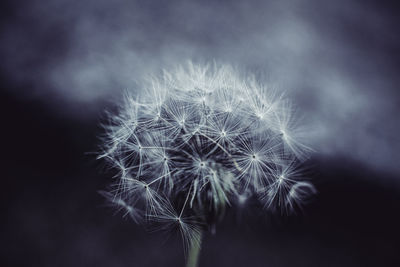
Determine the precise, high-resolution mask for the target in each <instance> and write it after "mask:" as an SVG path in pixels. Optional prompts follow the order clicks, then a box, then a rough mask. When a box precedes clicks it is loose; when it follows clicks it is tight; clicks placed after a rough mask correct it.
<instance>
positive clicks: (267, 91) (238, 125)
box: [99, 63, 315, 239]
mask: <svg viewBox="0 0 400 267" xmlns="http://www.w3.org/2000/svg"><path fill="white" fill-rule="evenodd" d="M142 89H143V90H142V93H140V94H137V95H134V94H132V93H129V92H128V93H127V94H126V96H125V99H124V103H123V104H122V106H121V108H120V111H119V114H110V116H109V122H108V123H106V124H105V128H106V134H105V137H104V142H103V146H102V151H103V152H102V153H101V155H100V156H99V158H105V159H107V161H108V162H110V163H111V165H112V166H113V167H114V168H116V169H117V171H118V176H117V183H116V184H115V186H114V187H113V190H112V192H110V193H109V194H108V195H107V196H108V198H110V199H111V201H112V202H113V203H114V204H115V205H117V206H119V208H120V209H121V210H123V212H124V213H125V214H130V216H132V217H133V218H134V219H135V220H136V221H138V220H139V218H143V219H144V220H153V221H159V222H160V221H162V222H164V223H166V225H174V226H177V227H179V228H180V231H181V233H182V235H184V236H186V237H185V238H186V239H187V236H193V235H194V236H197V235H198V231H199V230H198V229H199V226H200V225H207V224H208V223H210V221H212V220H214V219H215V218H218V217H219V216H220V214H222V213H223V210H224V209H225V206H227V205H235V204H236V205H246V203H247V199H248V198H249V197H251V196H254V197H256V198H258V199H259V201H260V202H261V203H262V204H263V205H264V207H265V208H268V209H276V208H278V209H280V210H285V211H291V210H293V209H294V208H295V207H296V206H297V205H300V204H301V203H302V202H303V201H305V200H306V198H307V196H308V195H310V194H313V193H315V188H314V187H313V186H312V185H311V183H309V182H307V181H305V179H304V178H303V177H302V172H301V168H300V166H301V163H302V162H303V161H304V160H305V159H306V158H307V157H308V155H309V152H310V151H311V149H310V148H309V147H308V146H306V145H305V144H304V143H303V141H304V140H305V137H306V135H305V134H304V133H305V131H304V130H303V129H301V128H300V127H299V126H301V125H300V123H299V122H298V121H297V119H296V114H295V113H294V109H293V107H292V106H291V104H290V102H289V101H288V100H287V99H285V98H284V96H283V94H281V93H279V92H278V91H277V90H276V89H274V87H270V86H268V85H264V84H260V83H259V82H258V81H257V79H255V78H254V77H253V76H247V77H243V76H242V75H240V73H239V72H238V71H236V70H235V69H233V68H232V67H230V66H226V65H218V64H214V65H195V64H192V63H188V64H187V65H186V66H181V67H178V68H176V69H175V70H173V71H170V72H169V71H164V72H163V73H162V75H160V77H152V78H149V79H148V80H147V81H146V82H145V83H143V88H142Z"/></svg>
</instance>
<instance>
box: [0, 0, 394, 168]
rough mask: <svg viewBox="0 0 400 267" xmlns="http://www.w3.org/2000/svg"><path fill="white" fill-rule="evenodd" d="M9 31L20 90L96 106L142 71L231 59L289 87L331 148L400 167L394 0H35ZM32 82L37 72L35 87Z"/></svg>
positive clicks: (6, 48) (4, 53)
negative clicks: (390, 1)
mask: <svg viewBox="0 0 400 267" xmlns="http://www.w3.org/2000/svg"><path fill="white" fill-rule="evenodd" d="M12 5H18V8H16V9H13V12H11V14H10V13H7V10H6V11H5V12H4V13H5V15H6V16H8V18H7V20H5V19H4V20H5V23H4V24H3V27H2V31H1V39H2V42H1V49H0V56H1V58H2V64H1V68H2V71H3V72H4V73H6V75H7V78H8V79H9V80H10V81H12V82H13V83H15V84H17V85H20V88H21V89H20V90H15V89H14V92H13V93H14V94H17V95H18V96H19V97H23V98H28V99H31V100H32V101H42V102H44V103H45V104H46V105H49V106H51V107H52V108H53V109H54V112H62V113H66V114H68V115H70V116H85V117H92V118H93V117H96V116H98V115H99V112H98V111H99V110H101V109H103V108H104V106H105V104H104V103H105V102H104V101H105V100H106V101H111V100H110V99H112V101H114V100H118V99H119V98H120V96H121V92H122V91H123V90H125V89H127V88H129V89H132V90H137V91H140V88H137V87H135V84H137V83H136V82H137V81H139V80H140V79H141V78H142V77H143V75H146V74H149V73H154V72H157V71H159V70H160V69H162V68H166V69H168V68H170V67H172V66H176V65H177V64H182V63H185V62H186V61H187V60H194V61H195V62H210V61H213V60H216V61H217V62H220V63H229V64H232V65H234V66H237V67H239V68H240V69H242V70H244V71H252V72H255V73H261V74H263V75H262V76H263V77H267V81H273V82H274V83H275V84H277V85H278V87H279V88H280V89H282V90H285V91H286V92H287V94H288V96H289V97H291V98H292V99H293V102H294V103H295V105H297V106H298V107H299V113H302V114H303V115H304V117H305V118H306V120H305V123H307V125H309V126H308V127H309V129H310V144H311V146H312V147H313V148H314V149H315V150H316V151H317V153H318V154H320V155H322V156H332V155H344V156H346V157H348V158H350V159H352V160H356V161H360V162H363V163H366V164H368V165H370V166H373V167H374V168H377V169H378V170H383V171H388V172H391V173H396V174H400V170H399V169H398V166H397V163H398V162H399V161H400V157H399V153H398V151H399V150H400V142H399V137H398V130H399V129H398V128H399V123H398V122H399V120H398V116H396V114H397V113H398V112H399V110H400V108H399V104H400V99H399V96H398V92H397V91H398V81H399V78H398V69H399V62H400V61H399V55H400V53H399V52H400V51H399V50H400V49H399V42H400V39H399V34H398V29H397V27H396V24H395V23H396V22H397V21H396V20H397V18H396V16H397V13H396V12H395V9H391V8H390V6H385V7H384V8H382V7H380V6H379V5H377V4H376V3H374V2H369V1H302V0H297V1H233V2H230V1H201V2H200V1H199V2H197V3H195V2H191V1H124V0H117V1H112V2H110V1H104V0H99V1H77V0H72V1H71V0H69V1H66V0H55V1H39V0H34V1H29V2H22V3H17V2H15V3H13V4H12ZM24 84H30V85H31V87H29V90H26V89H24V88H25V87H24Z"/></svg>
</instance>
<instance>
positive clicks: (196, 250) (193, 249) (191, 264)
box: [186, 232, 203, 267]
mask: <svg viewBox="0 0 400 267" xmlns="http://www.w3.org/2000/svg"><path fill="white" fill-rule="evenodd" d="M202 236H203V233H202V232H200V233H199V235H198V236H197V238H193V239H192V240H191V242H190V250H189V255H188V258H187V263H186V267H197V266H198V264H199V254H200V249H201V241H202Z"/></svg>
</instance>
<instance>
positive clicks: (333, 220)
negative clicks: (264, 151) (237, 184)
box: [0, 1, 400, 266]
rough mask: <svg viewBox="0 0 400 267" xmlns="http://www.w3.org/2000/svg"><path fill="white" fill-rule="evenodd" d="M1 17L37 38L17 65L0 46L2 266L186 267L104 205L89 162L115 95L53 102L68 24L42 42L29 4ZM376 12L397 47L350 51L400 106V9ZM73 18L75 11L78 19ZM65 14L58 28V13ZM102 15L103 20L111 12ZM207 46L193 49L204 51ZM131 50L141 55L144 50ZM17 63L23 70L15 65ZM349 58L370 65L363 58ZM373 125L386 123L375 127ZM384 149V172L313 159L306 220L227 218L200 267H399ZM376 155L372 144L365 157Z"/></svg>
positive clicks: (395, 188)
mask: <svg viewBox="0 0 400 267" xmlns="http://www.w3.org/2000/svg"><path fill="white" fill-rule="evenodd" d="M160 3H161V2H160ZM341 4H343V5H345V4H346V2H343V3H341ZM3 5H4V8H2V25H3V26H2V30H10V29H11V28H12V26H13V25H18V27H19V29H20V30H21V29H24V30H22V32H23V33H24V34H25V37H26V36H28V37H29V38H27V39H26V41H27V43H26V44H25V45H23V46H22V48H25V50H24V49H21V50H18V53H17V54H7V53H5V52H4V51H6V52H7V51H10V50H7V49H8V48H9V46H12V45H13V42H12V41H10V39H7V41H5V42H3V43H2V55H6V57H4V58H3V59H2V61H3V62H4V64H2V66H1V73H0V75H1V76H0V83H1V87H2V90H1V96H0V97H1V101H2V104H1V113H0V114H1V135H2V138H1V140H2V149H1V150H0V151H1V154H2V160H1V162H2V170H3V171H2V180H3V182H2V187H1V205H2V210H3V211H2V219H1V222H2V225H1V227H0V229H1V230H0V231H1V238H0V239H1V262H2V264H1V265H2V266H184V256H183V250H182V244H181V242H180V240H179V239H178V238H174V237H171V238H169V239H167V236H166V235H163V234H161V233H148V232H147V231H146V230H145V229H144V228H143V227H141V226H137V225H135V224H133V222H131V221H130V220H129V219H127V218H121V216H120V215H116V216H113V210H111V209H109V208H107V207H106V205H105V201H104V199H103V198H102V197H101V195H99V194H98V190H101V189H104V188H105V187H106V186H107V185H108V184H109V182H110V176H111V174H110V173H109V172H108V171H106V170H104V168H103V166H102V164H101V163H99V162H96V160H95V155H94V154H93V153H92V152H95V151H97V149H98V145H99V141H98V139H97V136H98V135H99V134H100V133H101V128H100V127H99V121H100V120H101V118H102V116H103V110H104V109H106V108H112V107H113V104H112V101H110V100H109V99H107V97H105V96H108V97H109V96H110V95H113V92H112V91H110V92H107V93H106V94H105V96H104V95H103V96H102V97H96V99H95V100H92V101H80V100H77V99H79V98H72V100H71V99H69V98H66V97H65V94H68V90H67V91H66V93H64V94H59V93H54V92H56V90H53V89H54V87H57V85H59V84H52V83H50V82H48V80H46V79H45V78H44V77H45V76H46V74H48V73H49V72H48V71H49V68H51V66H54V65H57V63H58V62H60V64H62V62H64V61H65V60H66V59H68V57H69V56H70V55H69V54H68V53H67V52H68V51H69V49H70V48H71V47H73V45H72V44H71V43H74V40H71V38H69V35H68V33H69V31H70V29H69V27H70V23H69V22H68V21H61V22H59V24H55V25H52V26H51V27H50V28H49V29H46V31H44V32H43V31H41V30H39V29H42V28H41V27H39V26H37V25H39V24H40V23H42V21H41V20H39V21H36V20H32V21H30V20H29V16H28V17H24V16H21V13H20V12H19V11H20V10H23V11H25V12H28V11H27V10H29V9H27V7H26V6H28V7H29V6H30V5H29V4H27V3H24V2H12V3H8V4H3ZM110 5H111V4H110ZM148 5H150V4H148ZM160 5H161V4H160ZM366 5H367V4H366ZM157 6H158V5H157V4H154V6H149V7H148V8H149V10H153V12H150V13H149V14H152V16H151V21H153V22H154V21H157V19H159V20H160V21H161V20H162V18H163V17H162V12H163V9H162V8H157ZM161 6H162V5H161ZM309 7H310V8H311V7H312V5H310V6H309ZM368 7H369V8H371V9H372V10H377V12H378V13H379V14H380V16H381V19H382V20H383V21H387V22H388V23H387V24H385V25H389V26H390V27H389V28H387V29H386V30H387V31H388V32H390V33H391V34H392V38H391V39H389V40H386V41H384V40H382V41H381V42H379V41H374V42H375V45H374V46H373V47H370V45H371V44H370V43H368V42H369V41H370V40H372V39H374V38H377V36H378V37H379V36H380V33H379V32H376V31H374V28H371V27H370V24H368V22H367V21H366V22H365V23H366V24H365V33H364V35H363V37H362V38H364V39H363V40H360V38H361V37H360V36H358V37H354V38H350V37H346V38H348V39H347V43H348V45H352V44H353V43H358V42H361V43H363V45H361V47H367V48H368V49H367V48H366V51H370V52H371V54H370V59H369V61H368V62H370V63H371V64H375V63H376V64H378V62H381V61H383V62H384V64H383V65H382V66H385V68H386V69H385V70H387V73H389V74H388V76H387V77H386V76H385V77H386V78H387V79H386V80H385V83H384V84H387V85H388V87H389V88H386V89H381V90H382V92H381V93H382V95H387V96H389V97H390V98H392V99H395V103H398V93H397V91H396V89H397V87H398V84H397V81H398V78H397V73H398V66H399V55H400V48H399V47H398V46H397V44H398V40H399V35H398V26H400V24H399V23H398V19H397V17H396V16H394V15H395V14H398V13H397V10H398V9H397V7H396V5H395V4H392V3H388V2H385V3H380V4H378V3H375V2H371V1H370V2H368ZM75 8H78V7H76V6H74V8H73V9H71V10H70V12H72V13H73V12H74V10H75ZM318 8H321V7H318ZM349 8H350V7H349ZM32 12H35V11H32ZM58 12H60V16H61V15H62V9H60V10H58ZM99 12H100V11H99ZM101 12H104V13H107V11H106V10H103V9H101ZM28 13H29V12H28ZM22 14H24V13H23V12H22ZM29 14H32V13H29ZM149 14H145V16H150V15H149ZM54 15H55V16H56V15H57V14H54ZM114 15H116V14H114ZM386 15H387V16H386ZM248 16H251V14H248ZM42 19H43V20H46V17H45V16H44V17H42ZM340 19H341V17H337V20H338V21H340ZM139 26H141V27H144V28H146V27H150V26H146V25H139ZM347 26H348V27H349V28H351V27H352V26H354V25H353V24H351V23H348V24H347ZM356 26H357V27H359V28H361V29H363V27H362V26H361V27H360V25H359V24H357V25H356ZM356 26H354V27H356ZM160 27H162V26H160ZM150 28H151V30H154V29H157V26H154V25H152V26H151V27H150ZM25 29H26V30H25ZM327 29H329V27H327ZM350 31H351V30H350ZM158 34H159V35H162V33H159V32H157V33H155V34H154V36H158ZM3 36H6V35H3ZM206 37H207V35H206V36H205V37H204V38H206ZM21 38H22V37H21ZM171 38H173V37H171ZM204 38H202V37H201V36H197V37H196V38H193V39H194V41H195V42H207V40H204ZM198 39H199V40H198ZM24 40H25V39H24ZM43 40H46V41H43ZM374 40H375V39H374ZM16 43H20V41H18V42H16ZM16 46H20V44H18V45H17V44H16ZM32 46H34V47H33V48H32ZM5 48H7V49H5ZM135 49H137V51H141V50H140V49H141V48H140V47H139V48H137V47H136V48H135ZM146 49H148V50H149V51H151V49H153V48H151V47H150V48H148V47H147V46H146V48H145V50H146ZM154 49H156V48H154ZM26 51H29V53H28V54H26V53H25V52H26ZM146 51H147V50H146ZM146 51H145V52H144V53H147V52H146ZM14 55H18V56H17V58H15V60H16V61H18V60H19V61H21V62H22V63H19V64H13V62H14V61H13V56H14ZM39 55H40V56H39ZM383 55H385V56H383ZM213 56H214V58H215V57H216V58H217V59H218V56H215V55H213ZM353 57H354V58H364V54H361V55H353ZM153 60H154V59H153ZM350 61H351V60H350ZM10 62H11V63H10ZM49 62H51V64H50V63H49ZM236 63H240V60H239V61H237V62H236ZM246 64H248V63H246ZM250 65H251V64H250ZM255 65H257V64H255ZM16 66H17V67H16ZM44 66H46V67H44ZM27 69H28V70H29V71H28V72H29V75H28V76H29V77H28V78H27V74H26V73H27V71H26V70H27ZM36 70H37V73H36V72H35V71H36ZM19 71H20V72H19ZM36 74H37V75H36ZM349 75H350V76H357V75H361V76H362V75H366V73H364V72H362V70H361V74H359V73H358V72H357V71H354V72H351V73H350V74H349ZM32 77H34V78H32ZM116 78H120V77H118V76H116ZM364 78H365V77H364ZM381 78H382V77H381ZM119 85H120V84H117V85H116V84H113V82H112V79H110V80H108V81H107V83H106V84H105V85H104V84H103V86H105V87H106V86H111V87H114V88H115V87H118V86H119ZM60 86H61V85H60ZM371 90H374V88H372V89H371ZM72 91H73V89H71V94H73V93H72ZM119 92H120V91H118V92H117V93H115V94H116V95H117V96H115V98H118V96H119V94H120V93H119ZM74 94H75V93H74ZM294 101H295V102H296V99H294ZM299 101H300V102H301V101H302V100H301V96H299ZM391 111H392V113H387V114H386V115H385V116H386V118H385V119H386V120H388V121H391V122H395V123H394V124H392V125H391V126H392V127H391V128H385V129H386V130H387V129H391V131H392V132H391V133H389V134H387V135H385V134H383V135H381V136H380V138H381V139H384V140H386V139H390V138H392V136H397V128H398V125H397V124H396V122H398V113H396V111H397V109H396V108H395V109H394V110H391ZM377 114H379V111H372V112H371V113H370V114H367V115H368V116H375V115H376V116H378V115H377ZM380 115H382V114H380ZM352 119H353V118H352V117H348V118H346V120H350V121H351V120H352ZM385 129H384V130H385ZM338 138H340V137H338ZM355 138H357V137H355ZM385 138H386V139H385ZM388 142H389V143H391V144H392V146H393V149H394V152H393V153H388V159H387V160H386V159H382V161H387V162H389V163H390V168H387V169H385V168H378V167H376V166H373V164H370V162H369V161H368V160H365V158H360V159H359V160H357V157H352V156H351V155H349V154H346V153H328V154H323V153H320V154H318V153H317V154H316V155H314V156H313V158H312V159H311V160H310V164H311V165H312V166H313V173H314V174H313V179H314V183H315V185H316V187H317V190H318V194H317V195H316V196H315V198H314V199H313V201H312V203H310V204H309V205H307V206H306V207H305V209H304V212H303V213H302V214H299V215H298V216H290V217H288V218H286V217H281V216H279V215H276V216H265V215H263V214H261V212H260V211H258V212H257V211H249V212H246V211H245V212H244V214H245V215H246V216H245V217H241V218H240V220H238V219H237V218H236V217H235V213H229V214H228V216H227V218H226V219H225V221H224V222H223V223H221V225H220V226H219V227H218V229H217V234H216V235H215V236H213V235H206V236H205V239H204V243H203V249H202V251H201V256H200V257H201V258H200V266H400V255H399V248H400V245H399V242H400V241H399V240H400V229H399V227H400V216H399V211H400V209H399V208H400V194H399V191H400V186H399V183H398V179H399V175H398V174H399V173H400V172H399V171H398V164H396V159H397V158H393V157H394V156H397V155H398V151H395V149H396V148H397V147H398V143H397V142H398V139H397V137H395V138H393V139H390V140H388ZM369 145H370V144H369V143H368V140H367V141H365V144H364V146H366V147H368V146H369ZM349 151H350V152H351V149H349ZM372 153H374V152H372ZM376 153H378V154H379V151H377V152H376ZM393 155H394V156H393ZM389 157H391V158H389ZM397 163H398V162H397ZM385 166H386V165H385Z"/></svg>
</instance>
